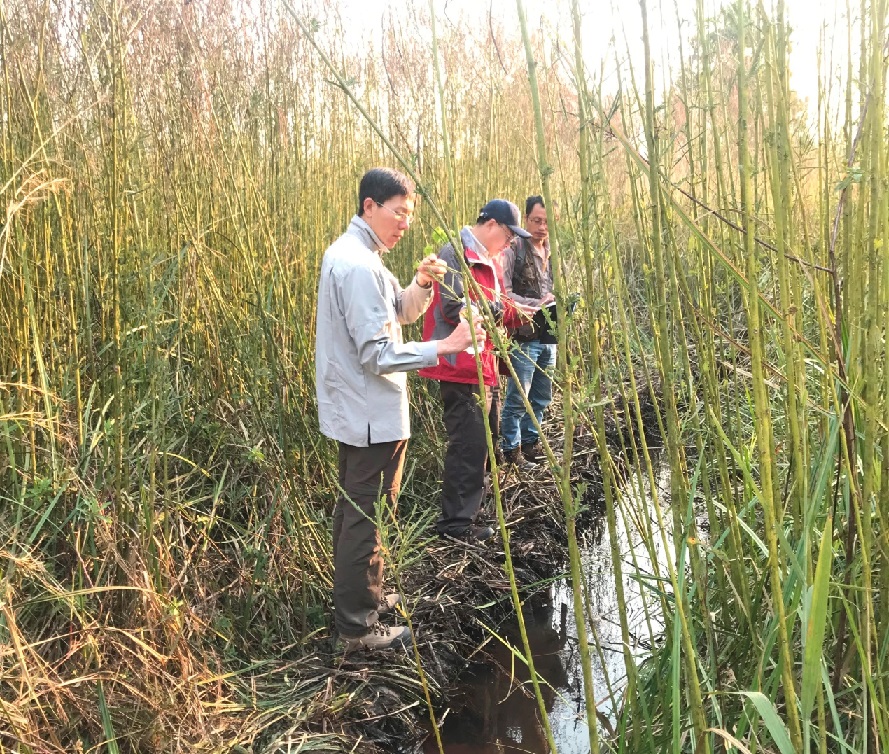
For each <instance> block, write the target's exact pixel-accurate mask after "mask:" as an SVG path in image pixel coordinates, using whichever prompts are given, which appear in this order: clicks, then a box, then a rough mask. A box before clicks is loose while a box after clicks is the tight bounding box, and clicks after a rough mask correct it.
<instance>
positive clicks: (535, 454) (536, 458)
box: [522, 441, 544, 466]
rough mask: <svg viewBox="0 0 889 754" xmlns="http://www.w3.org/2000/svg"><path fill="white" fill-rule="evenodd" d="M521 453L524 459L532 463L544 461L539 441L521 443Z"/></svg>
mask: <svg viewBox="0 0 889 754" xmlns="http://www.w3.org/2000/svg"><path fill="white" fill-rule="evenodd" d="M522 455H523V456H525V460H526V461H528V462H530V463H533V464H534V465H535V466H536V465H537V464H539V463H543V461H544V457H543V451H542V450H541V449H540V442H539V441H535V442H530V443H528V444H527V445H522Z"/></svg>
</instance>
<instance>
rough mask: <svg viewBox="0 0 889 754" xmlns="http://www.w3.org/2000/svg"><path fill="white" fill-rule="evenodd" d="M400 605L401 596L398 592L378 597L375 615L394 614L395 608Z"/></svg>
mask: <svg viewBox="0 0 889 754" xmlns="http://www.w3.org/2000/svg"><path fill="white" fill-rule="evenodd" d="M400 604H401V595H400V594H399V593H398V592H391V593H390V594H384V595H383V596H382V597H380V604H379V605H378V606H377V615H388V614H389V613H394V612H395V608H396V607H398V605H400Z"/></svg>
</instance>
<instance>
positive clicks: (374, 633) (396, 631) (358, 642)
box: [340, 621, 411, 654]
mask: <svg viewBox="0 0 889 754" xmlns="http://www.w3.org/2000/svg"><path fill="white" fill-rule="evenodd" d="M410 639H411V634H410V631H408V629H407V626H386V625H384V624H382V623H380V622H379V621H377V622H376V623H374V624H373V625H372V626H371V627H370V631H368V632H367V633H366V634H365V635H364V636H357V637H355V638H352V639H350V638H348V637H346V636H341V637H340V642H341V646H342V648H343V649H344V650H345V652H346V654H349V653H351V652H357V651H358V650H359V649H376V650H379V649H399V648H402V647H404V646H406V645H407V644H409V643H410Z"/></svg>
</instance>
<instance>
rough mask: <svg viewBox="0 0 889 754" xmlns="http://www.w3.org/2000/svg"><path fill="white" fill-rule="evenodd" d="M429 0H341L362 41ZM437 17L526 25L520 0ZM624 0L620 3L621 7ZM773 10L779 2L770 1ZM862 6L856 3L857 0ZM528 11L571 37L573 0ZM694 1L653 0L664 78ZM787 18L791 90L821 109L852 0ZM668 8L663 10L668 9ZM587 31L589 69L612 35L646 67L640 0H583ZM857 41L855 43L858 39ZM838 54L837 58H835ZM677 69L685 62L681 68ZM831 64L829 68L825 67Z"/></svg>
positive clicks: (796, 4)
mask: <svg viewBox="0 0 889 754" xmlns="http://www.w3.org/2000/svg"><path fill="white" fill-rule="evenodd" d="M425 1H426V0H335V2H336V5H337V7H338V9H339V11H340V13H341V14H342V18H343V21H344V23H345V27H346V29H349V30H351V31H350V33H351V34H352V35H353V37H354V39H355V41H356V44H359V43H363V42H364V41H366V39H367V36H368V35H371V36H372V35H373V34H375V33H378V32H379V29H380V27H381V20H382V18H383V16H384V14H386V13H394V14H398V13H402V12H404V10H405V8H406V6H407V4H408V3H412V2H425ZM434 2H435V8H436V13H437V15H438V17H440V18H443V17H447V18H451V19H453V18H459V17H461V16H462V17H469V18H471V17H472V16H473V14H474V15H476V16H477V17H478V18H479V19H480V20H482V21H483V22H485V23H486V20H485V19H487V14H488V13H489V11H490V12H493V14H494V16H495V18H497V19H499V20H500V22H501V23H502V24H503V25H504V26H505V27H506V28H509V27H510V25H512V26H513V28H514V30H515V31H514V33H515V35H516V36H517V37H518V35H519V33H520V32H519V23H518V16H517V13H516V4H515V0H434ZM618 4H619V8H618V7H616V6H617V5H618ZM724 4H725V3H723V2H717V0H704V7H705V12H706V13H707V15H708V16H710V17H712V16H714V15H716V12H717V8H718V7H720V6H722V5H724ZM765 5H766V7H767V8H769V7H771V6H772V0H766V1H765ZM854 5H856V6H857V4H854ZM524 7H525V14H526V17H527V19H528V23H529V26H530V27H532V28H535V27H537V26H539V25H540V24H541V22H543V23H545V24H546V25H547V26H548V27H549V28H552V29H557V30H558V31H559V33H560V34H562V35H563V38H564V39H565V40H566V41H568V42H570V40H571V4H570V0H524ZM694 7H695V0H649V27H650V36H651V44H652V57H653V60H654V61H655V66H656V74H659V75H660V76H661V79H662V80H663V79H664V78H665V76H664V70H665V66H664V65H663V61H664V60H665V59H669V58H671V57H672V59H673V62H674V64H675V63H676V62H677V60H678V49H679V48H678V43H677V34H678V32H677V28H676V20H675V19H676V15H677V12H678V14H679V16H680V18H681V19H682V20H683V21H687V22H689V24H690V22H692V21H693V20H694ZM786 7H787V17H788V22H789V24H790V26H791V29H792V32H791V37H790V40H791V53H790V71H791V88H792V89H794V90H795V91H796V92H797V94H798V95H799V96H800V97H802V98H803V99H807V100H808V101H809V107H810V111H811V112H813V113H814V110H815V107H816V104H817V95H818V70H819V69H818V58H817V53H818V48H819V45H820V44H821V36H822V30H823V29H825V28H826V29H835V28H836V29H841V30H842V32H841V37H840V38H834V37H833V36H832V35H830V34H826V35H825V37H826V45H825V46H826V47H827V48H828V49H826V50H825V51H824V59H825V61H827V60H833V61H834V63H833V66H832V68H831V70H833V71H841V70H842V68H844V66H845V63H844V62H843V61H845V60H846V52H845V48H846V38H845V33H846V32H845V27H846V23H845V19H844V16H845V2H842V3H840V2H837V0H786ZM661 9H663V15H662V14H661V12H660V11H661ZM581 15H582V34H583V49H584V57H585V59H586V63H587V66H588V67H589V69H590V70H599V68H600V64H601V60H602V56H603V55H608V54H613V53H610V52H609V51H610V50H611V49H612V48H610V46H609V44H610V40H611V39H612V38H615V39H617V44H618V47H619V50H621V51H626V50H628V51H629V55H630V57H631V59H632V60H633V63H634V68H636V70H639V69H640V68H641V61H642V55H643V48H642V24H641V14H640V9H639V3H638V1H637V0H629V2H627V1H626V0H623V2H620V0H592V1H590V0H587V1H586V2H581ZM853 44H855V41H854V40H853ZM831 56H832V57H831ZM677 69H678V67H677ZM824 69H825V70H826V69H827V66H826V65H825V68H824Z"/></svg>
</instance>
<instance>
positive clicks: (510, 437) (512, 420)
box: [500, 340, 556, 452]
mask: <svg viewBox="0 0 889 754" xmlns="http://www.w3.org/2000/svg"><path fill="white" fill-rule="evenodd" d="M509 360H510V361H511V362H512V368H513V369H514V370H515V373H516V377H518V378H519V384H518V385H516V383H515V380H513V379H512V376H510V377H509V381H508V383H507V385H506V398H504V400H503V413H502V414H501V415H500V446H501V447H502V448H503V451H504V452H509V451H510V450H514V449H515V448H517V447H519V445H531V444H533V443H535V442H537V440H538V439H539V438H538V434H537V428H536V427H535V426H534V422H533V421H532V420H531V417H530V416H529V415H528V413H527V412H526V411H525V402H524V400H523V398H522V394H523V393H524V394H525V395H527V396H528V401H529V402H530V403H531V408H532V409H533V410H534V416H536V417H537V423H538V424H539V423H540V422H541V421H542V420H543V412H544V411H545V410H546V407H547V406H548V405H549V404H550V403H551V402H552V399H553V383H552V370H553V368H554V367H555V363H556V344H555V343H541V342H540V341H539V340H531V341H529V342H527V343H515V344H514V345H513V348H512V350H511V351H510V352H509Z"/></svg>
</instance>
